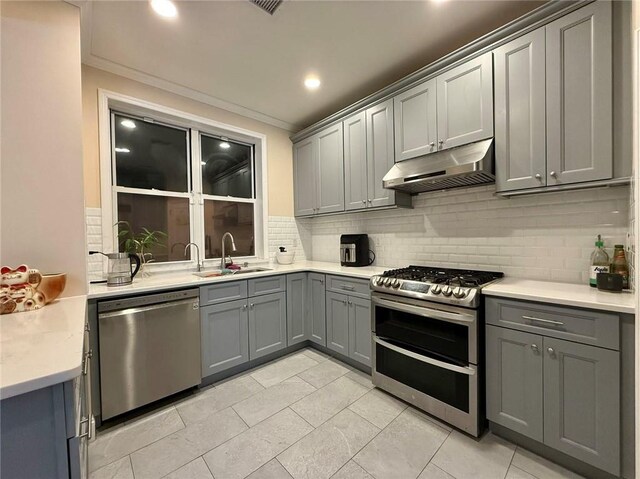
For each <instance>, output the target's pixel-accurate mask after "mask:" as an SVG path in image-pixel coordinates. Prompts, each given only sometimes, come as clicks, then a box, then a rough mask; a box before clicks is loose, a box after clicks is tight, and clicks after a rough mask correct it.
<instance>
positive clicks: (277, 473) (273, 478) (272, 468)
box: [247, 459, 291, 479]
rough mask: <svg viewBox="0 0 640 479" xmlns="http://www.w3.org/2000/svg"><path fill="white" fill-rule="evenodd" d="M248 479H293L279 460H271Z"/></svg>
mask: <svg viewBox="0 0 640 479" xmlns="http://www.w3.org/2000/svg"><path fill="white" fill-rule="evenodd" d="M247 479H291V474H289V473H288V472H287V470H286V469H285V468H284V467H283V466H282V464H280V462H278V460H277V459H271V460H270V461H269V462H267V463H266V464H265V465H264V466H262V467H261V468H260V469H258V470H257V471H254V472H252V473H251V474H250V475H248V476H247Z"/></svg>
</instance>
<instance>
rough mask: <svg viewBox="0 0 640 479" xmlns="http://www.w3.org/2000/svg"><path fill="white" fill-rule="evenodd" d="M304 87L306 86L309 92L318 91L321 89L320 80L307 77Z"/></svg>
mask: <svg viewBox="0 0 640 479" xmlns="http://www.w3.org/2000/svg"><path fill="white" fill-rule="evenodd" d="M304 86H306V87H307V89H308V90H317V89H318V88H319V87H320V78H318V77H315V76H310V77H307V78H305V79H304Z"/></svg>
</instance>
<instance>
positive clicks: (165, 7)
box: [151, 0, 178, 18]
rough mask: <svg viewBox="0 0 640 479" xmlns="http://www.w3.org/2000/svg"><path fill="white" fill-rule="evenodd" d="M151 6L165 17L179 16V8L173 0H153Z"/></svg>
mask: <svg viewBox="0 0 640 479" xmlns="http://www.w3.org/2000/svg"><path fill="white" fill-rule="evenodd" d="M151 8H153V10H154V11H155V12H156V13H157V14H158V15H160V16H161V17H165V18H174V17H177V16H178V9H177V8H176V6H175V5H174V3H173V2H172V1H171V0H151Z"/></svg>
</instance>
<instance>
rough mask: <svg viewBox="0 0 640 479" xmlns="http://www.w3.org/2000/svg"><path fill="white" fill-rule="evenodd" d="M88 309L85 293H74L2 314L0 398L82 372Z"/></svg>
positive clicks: (47, 384) (62, 379)
mask: <svg viewBox="0 0 640 479" xmlns="http://www.w3.org/2000/svg"><path fill="white" fill-rule="evenodd" d="M86 309H87V298H86V296H73V297H70V298H63V299H60V300H57V301H54V302H53V303H51V304H49V305H47V306H45V307H44V308H42V309H39V310H37V311H29V312H25V313H13V314H5V315H2V316H0V399H6V398H9V397H12V396H17V395H19V394H24V393H27V392H30V391H35V390H36V389H41V388H45V387H48V386H51V385H53V384H57V383H61V382H64V381H68V380H70V379H73V378H75V377H77V376H79V375H80V373H81V370H82V346H83V339H84V324H85V319H86Z"/></svg>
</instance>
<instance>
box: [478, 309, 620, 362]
mask: <svg viewBox="0 0 640 479" xmlns="http://www.w3.org/2000/svg"><path fill="white" fill-rule="evenodd" d="M486 321H487V324H494V325H496V326H503V327H506V328H511V329H519V330H522V331H530V332H532V333H536V334H541V335H544V336H551V337H556V338H561V339H568V340H569V341H575V342H578V343H584V344H592V345H594V346H601V347H604V348H610V349H616V350H617V349H619V345H620V325H619V322H620V317H619V316H618V315H617V314H613V313H605V312H602V311H590V310H587V309H576V308H569V307H564V306H552V305H547V304H540V303H530V302H527V301H517V300H511V299H503V298H487V301H486Z"/></svg>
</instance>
